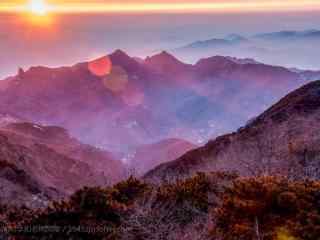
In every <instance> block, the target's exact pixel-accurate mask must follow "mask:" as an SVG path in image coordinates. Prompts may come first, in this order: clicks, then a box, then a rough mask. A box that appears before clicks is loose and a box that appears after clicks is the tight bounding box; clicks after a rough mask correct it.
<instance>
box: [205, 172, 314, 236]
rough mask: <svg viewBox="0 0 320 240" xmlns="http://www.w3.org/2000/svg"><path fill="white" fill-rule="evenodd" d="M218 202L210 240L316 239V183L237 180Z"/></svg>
mask: <svg viewBox="0 0 320 240" xmlns="http://www.w3.org/2000/svg"><path fill="white" fill-rule="evenodd" d="M221 200H222V203H221V205H220V207H217V208H216V209H215V210H214V213H213V221H214V222H215V227H214V228H213V229H212V231H211V236H212V239H216V238H222V239H225V240H241V239H243V240H248V239H264V240H273V239H301V240H302V239H303V240H315V239H319V238H320V184H319V182H313V181H302V182H292V181H289V180H288V179H286V178H281V177H260V178H249V179H237V180H236V181H235V182H234V184H233V186H232V187H230V188H228V189H227V190H226V191H225V192H224V194H223V196H222V199H221ZM280 237H281V238H280Z"/></svg>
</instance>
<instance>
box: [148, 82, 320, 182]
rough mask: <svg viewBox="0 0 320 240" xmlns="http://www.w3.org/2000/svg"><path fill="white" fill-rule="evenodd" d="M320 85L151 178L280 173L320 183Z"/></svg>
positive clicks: (160, 169)
mask: <svg viewBox="0 0 320 240" xmlns="http://www.w3.org/2000/svg"><path fill="white" fill-rule="evenodd" d="M319 120H320V81H315V82H312V83H310V84H307V85H305V86H303V87H302V88H300V89H298V90H296V91H294V92H292V93H290V94H289V95H287V96H286V97H284V98H283V99H282V100H280V101H279V102H278V103H277V104H275V105H274V106H272V107H271V108H269V109H268V110H267V111H265V112H264V113H262V114H261V115H260V116H259V117H257V118H256V119H254V120H252V121H250V122H249V123H248V124H247V125H246V126H245V127H243V128H241V129H239V130H238V131H237V132H235V133H232V134H229V135H224V136H221V137H218V138H217V139H215V140H212V141H210V142H209V143H208V144H207V145H205V146H204V147H202V148H199V149H196V150H194V151H191V152H189V153H187V154H185V155H184V156H182V157H181V158H179V159H177V160H175V161H173V162H170V163H167V164H163V165H160V166H158V167H157V168H155V169H154V170H152V171H150V172H149V173H147V175H146V178H148V179H153V180H159V179H166V178H169V179H170V178H175V177H176V176H177V177H185V176H189V175H191V174H193V173H195V172H197V171H217V170H225V171H236V172H238V173H240V174H241V175H264V174H281V175H287V176H289V177H293V178H303V177H311V178H317V179H318V178H320V156H319V153H320V121H319Z"/></svg>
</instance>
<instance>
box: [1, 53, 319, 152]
mask: <svg viewBox="0 0 320 240" xmlns="http://www.w3.org/2000/svg"><path fill="white" fill-rule="evenodd" d="M319 76H320V73H319V72H313V71H308V72H305V71H298V72H297V71H291V70H290V69H287V68H284V67H276V66H271V65H265V64H261V63H258V62H256V61H254V60H251V59H236V58H230V57H223V56H215V57H210V58H206V59H201V60H199V61H198V62H197V63H196V64H194V65H190V64H185V63H183V62H181V61H180V60H178V59H177V58H175V57H174V56H173V55H171V54H169V53H167V52H162V53H160V54H157V55H155V56H151V57H149V58H147V59H145V60H144V61H142V60H139V61H137V60H136V59H135V58H132V57H130V56H128V55H127V54H126V53H125V52H123V51H121V50H117V51H115V52H114V53H112V54H110V55H107V56H104V57H101V58H99V59H96V60H93V61H90V62H84V63H79V64H76V65H74V66H70V67H60V68H47V67H39V66H38V67H32V68H30V69H29V70H27V71H24V70H22V69H20V70H19V73H18V74H17V75H16V76H14V77H10V78H8V79H6V80H3V81H0V112H4V113H9V114H10V115H14V116H17V117H19V118H21V119H24V120H25V121H30V122H34V123H37V124H43V125H55V126H61V127H63V128H65V129H67V130H68V131H70V133H71V135H72V136H75V137H76V138H77V139H80V140H81V141H82V142H84V143H87V144H91V145H94V146H97V147H102V148H105V149H108V150H110V151H112V152H115V153H128V152H132V151H134V150H135V149H136V148H137V147H139V146H141V145H146V144H151V143H154V142H159V141H162V140H163V139H170V138H178V139H184V140H187V141H189V142H194V143H196V144H202V143H204V142H206V141H207V140H208V139H210V138H213V137H215V136H218V135H221V134H223V133H226V132H229V131H232V130H234V129H236V128H238V127H239V126H241V125H243V124H244V123H245V122H247V121H248V120H249V119H251V118H252V117H254V116H256V115H257V114H258V113H260V112H261V111H263V110H265V109H266V108H267V106H270V105H271V104H273V103H274V102H275V101H277V100H278V99H280V97H281V96H283V95H285V94H287V93H288V92H289V91H291V90H293V89H295V88H297V87H299V86H301V85H302V84H304V83H307V82H308V81H309V80H314V79H316V78H318V77H319Z"/></svg>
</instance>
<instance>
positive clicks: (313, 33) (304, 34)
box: [254, 30, 320, 41]
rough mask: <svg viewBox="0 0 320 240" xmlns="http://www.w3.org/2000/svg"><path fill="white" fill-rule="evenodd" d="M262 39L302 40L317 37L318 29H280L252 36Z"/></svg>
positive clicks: (318, 35) (318, 36)
mask: <svg viewBox="0 0 320 240" xmlns="http://www.w3.org/2000/svg"><path fill="white" fill-rule="evenodd" d="M254 37H255V38H258V39H264V40H285V41H286V40H304V39H319V38H320V30H306V31H280V32H271V33H262V34H258V35H255V36H254Z"/></svg>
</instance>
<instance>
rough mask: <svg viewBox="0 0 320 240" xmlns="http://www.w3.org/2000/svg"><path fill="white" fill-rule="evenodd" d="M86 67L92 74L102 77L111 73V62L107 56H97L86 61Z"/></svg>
mask: <svg viewBox="0 0 320 240" xmlns="http://www.w3.org/2000/svg"><path fill="white" fill-rule="evenodd" d="M88 69H89V71H90V72H91V73H92V74H93V75H95V76H97V77H104V76H106V75H108V74H109V73H111V69H112V62H111V60H110V58H109V57H108V56H105V57H102V58H98V59H96V60H93V61H91V62H89V63H88Z"/></svg>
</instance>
